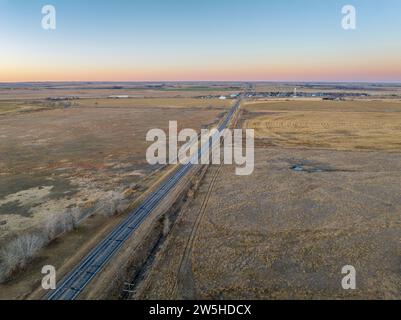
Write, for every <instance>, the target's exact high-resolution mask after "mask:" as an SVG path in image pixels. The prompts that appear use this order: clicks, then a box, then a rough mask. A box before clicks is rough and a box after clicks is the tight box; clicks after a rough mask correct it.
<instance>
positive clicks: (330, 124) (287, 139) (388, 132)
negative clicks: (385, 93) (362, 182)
mask: <svg viewBox="0 0 401 320" xmlns="http://www.w3.org/2000/svg"><path fill="white" fill-rule="evenodd" d="M246 110H248V111H251V112H252V113H251V114H249V115H248V119H247V120H246V121H245V124H244V125H245V126H246V127H247V128H253V129H255V136H256V138H257V139H263V140H264V141H265V142H268V143H270V144H271V145H276V146H285V147H307V148H333V149H337V150H357V149H362V150H387V151H401V103H399V102H385V101H345V102H342V101H341V102H334V101H302V102H299V101H287V102H275V103H273V102H272V103H254V104H248V105H247V106H246ZM253 113H256V114H253ZM265 113H266V114H265Z"/></svg>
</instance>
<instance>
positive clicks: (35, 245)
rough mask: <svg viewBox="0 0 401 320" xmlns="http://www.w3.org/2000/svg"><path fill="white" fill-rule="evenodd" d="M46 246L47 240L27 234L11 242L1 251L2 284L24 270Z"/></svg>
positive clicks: (0, 280) (0, 277)
mask: <svg viewBox="0 0 401 320" xmlns="http://www.w3.org/2000/svg"><path fill="white" fill-rule="evenodd" d="M45 244H46V239H44V237H41V236H39V235H36V234H25V235H21V236H19V237H18V238H16V239H14V240H13V241H11V242H10V243H9V244H8V245H6V246H5V247H4V248H3V249H2V250H1V251H0V261H1V264H0V283H1V282H4V281H5V280H7V279H8V278H9V277H10V275H11V274H13V273H14V272H15V271H16V270H18V269H22V268H23V267H25V266H26V264H27V263H28V262H29V261H30V260H31V259H32V258H33V257H34V256H35V255H36V254H37V253H38V251H39V250H40V249H42V248H43V246H44V245H45Z"/></svg>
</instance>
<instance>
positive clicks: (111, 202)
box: [95, 191, 128, 217]
mask: <svg viewBox="0 0 401 320" xmlns="http://www.w3.org/2000/svg"><path fill="white" fill-rule="evenodd" d="M123 199H124V195H123V193H122V192H116V191H109V192H107V194H106V195H105V196H104V197H102V199H101V200H99V201H98V202H97V204H96V207H95V212H96V213H98V214H102V215H104V216H107V217H111V216H113V215H115V214H116V213H118V212H120V211H121V210H122V209H123V207H124V204H123V203H122V201H123ZM126 207H127V208H128V205H127V206H126Z"/></svg>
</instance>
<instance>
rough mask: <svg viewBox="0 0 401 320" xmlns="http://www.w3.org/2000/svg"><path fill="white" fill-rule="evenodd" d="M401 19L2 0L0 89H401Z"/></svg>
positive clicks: (373, 12)
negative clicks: (208, 84) (141, 84)
mask: <svg viewBox="0 0 401 320" xmlns="http://www.w3.org/2000/svg"><path fill="white" fill-rule="evenodd" d="M48 4H50V5H53V6H54V7H55V8H56V29H55V30H44V29H43V28H42V24H41V21H42V17H43V14H42V12H41V11H42V7H43V6H44V5H48ZM347 4H350V5H353V6H354V7H355V8H356V29H355V30H344V29H343V28H342V26H341V22H342V19H343V14H342V12H341V9H342V7H343V6H344V5H347ZM400 16H401V1H400V0H342V1H339V0H324V1H323V0H142V1H140V0H97V1H94V0H46V1H38V0H0V82H18V81H330V82H332V81H358V82H360V81H366V82H401V17H400Z"/></svg>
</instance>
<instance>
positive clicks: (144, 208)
mask: <svg viewBox="0 0 401 320" xmlns="http://www.w3.org/2000/svg"><path fill="white" fill-rule="evenodd" d="M240 103H241V102H240V100H238V101H237V102H236V103H235V105H234V106H233V108H232V109H231V110H230V112H229V113H228V115H227V116H226V118H225V119H224V121H223V122H222V123H221V124H220V125H219V127H218V132H216V133H215V135H218V134H220V132H221V131H222V130H224V129H225V128H227V126H228V124H229V123H230V122H231V120H232V118H233V116H234V115H235V113H236V111H237V110H238V109H239V107H240ZM213 137H214V136H212V137H210V139H209V141H208V142H207V143H206V144H205V145H203V146H201V148H200V149H199V151H198V153H197V154H195V155H194V157H198V158H199V159H200V158H201V156H202V155H203V154H204V153H205V152H209V150H211V147H212V141H213ZM216 140H217V139H216ZM217 141H218V140H217ZM192 162H193V161H192ZM192 162H191V161H190V163H188V164H186V165H182V166H180V167H179V168H178V169H177V171H175V172H174V173H173V174H172V175H171V176H170V177H169V179H167V181H166V182H164V183H163V184H162V185H161V186H160V187H159V188H158V189H157V190H156V191H155V192H153V193H152V194H151V195H149V197H148V198H146V199H145V201H144V202H143V203H142V205H140V206H139V207H138V208H137V209H135V210H134V211H133V212H132V213H130V214H129V216H128V217H127V218H126V219H125V220H124V221H123V222H122V223H121V224H120V225H118V226H117V227H116V228H115V229H114V230H113V231H112V232H110V234H109V235H108V236H107V237H106V238H105V239H104V240H103V241H101V242H100V243H99V244H98V245H97V246H96V247H95V248H93V249H92V251H91V252H90V253H89V254H88V255H87V256H86V257H85V258H84V259H83V260H82V261H81V262H80V263H79V264H78V265H77V266H76V267H75V268H74V269H73V270H72V271H71V272H70V273H69V274H68V275H67V276H66V277H65V278H64V279H63V280H62V281H60V282H59V283H58V284H57V289H56V290H53V291H51V292H49V293H48V294H47V295H46V296H45V299H46V300H74V299H76V298H77V297H78V296H79V294H80V293H81V292H82V291H83V290H84V289H85V287H86V286H87V285H88V284H89V283H90V282H91V280H92V279H93V278H94V277H95V276H96V275H97V274H99V273H100V272H101V271H102V269H103V268H104V267H105V265H106V264H107V263H108V262H109V261H110V259H111V258H112V257H113V256H114V255H115V254H116V253H117V252H118V251H119V249H120V248H121V247H122V246H123V245H124V243H125V242H126V241H127V240H128V239H129V238H130V237H131V236H132V235H133V234H134V232H135V231H136V230H137V229H138V228H139V226H140V225H141V224H142V223H143V222H144V221H145V219H146V218H147V217H148V216H149V215H150V214H151V213H152V212H153V210H154V209H155V208H156V207H157V206H158V205H159V204H160V203H161V201H162V200H163V199H164V198H166V197H167V196H168V195H169V193H170V192H171V191H172V190H173V189H174V187H175V186H177V185H178V184H179V183H180V181H181V180H182V179H183V178H184V177H185V176H186V175H187V174H188V172H189V171H190V170H191V169H192V168H193V166H194V165H193V164H192Z"/></svg>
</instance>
